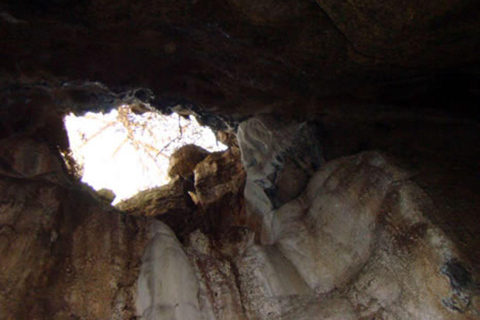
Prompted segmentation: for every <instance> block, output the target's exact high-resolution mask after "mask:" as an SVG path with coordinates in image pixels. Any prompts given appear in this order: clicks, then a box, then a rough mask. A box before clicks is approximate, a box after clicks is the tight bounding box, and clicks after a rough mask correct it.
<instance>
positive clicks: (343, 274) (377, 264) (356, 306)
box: [137, 119, 480, 320]
mask: <svg viewBox="0 0 480 320" xmlns="http://www.w3.org/2000/svg"><path fill="white" fill-rule="evenodd" d="M257 120H258V119H257ZM262 121H265V120H262ZM256 125H258V123H256ZM246 127H247V124H245V125H241V126H240V129H239V130H245V128H246ZM298 127H299V126H298V124H296V126H295V124H292V126H284V127H279V126H274V127H270V128H268V127H266V126H262V127H261V128H262V130H264V131H262V134H259V133H255V135H254V136H253V135H250V136H249V137H248V139H250V140H249V141H242V140H241V139H246V138H245V137H247V135H246V134H245V133H243V134H239V137H240V141H239V145H240V147H241V148H242V152H244V151H245V150H247V152H250V151H252V150H251V149H248V148H247V149H245V146H247V145H248V147H250V148H251V146H252V145H254V144H258V145H260V144H262V146H263V147H262V149H261V150H260V151H259V152H260V153H257V154H255V157H257V158H255V159H256V160H255V161H250V162H249V163H250V164H252V163H254V164H253V165H250V166H248V167H246V173H247V181H248V179H249V178H250V177H249V176H248V175H249V173H250V172H251V171H249V170H253V171H252V172H253V177H254V180H253V179H252V180H253V181H254V182H257V181H258V180H259V178H260V177H261V176H260V175H259V174H258V173H259V172H262V173H264V176H263V177H264V178H265V179H269V177H271V173H272V172H273V171H267V172H266V174H265V171H262V170H264V169H265V168H267V169H269V170H271V169H272V168H274V169H276V170H278V171H279V172H281V171H282V170H290V169H289V168H288V167H280V166H272V165H267V162H269V161H277V160H276V155H278V154H280V153H282V148H285V149H287V148H289V145H288V143H285V141H284V140H283V141H282V142H281V143H280V144H278V143H279V142H277V141H275V139H276V138H275V137H276V136H278V137H282V135H281V134H279V133H278V131H281V130H282V129H283V130H287V132H290V131H291V128H298ZM272 128H275V129H276V130H277V132H275V131H274V130H273V129H272ZM279 128H280V129H279ZM289 130H290V131H289ZM253 132H256V131H253ZM250 133H252V132H250ZM287 136H288V135H287ZM262 139H267V140H262ZM282 143H283V144H282ZM272 146H273V147H272ZM304 147H311V146H309V145H308V144H307V145H306V146H304ZM299 149H301V148H300V147H298V146H297V151H298V152H299ZM269 152H271V153H269ZM249 156H251V153H250V154H245V153H243V154H242V158H243V159H244V161H245V159H248V158H249ZM255 165H259V166H261V168H260V169H256V168H253V169H252V166H255ZM267 183H272V180H268V181H267ZM275 183H277V184H278V183H281V182H278V181H275ZM265 185H266V184H265V183H263V184H260V186H265ZM269 186H270V185H269ZM249 187H250V186H249V184H248V182H247V184H246V189H247V190H246V193H245V194H246V201H247V202H248V201H250V202H252V203H251V206H250V207H248V206H247V210H248V208H254V209H255V210H256V211H255V214H257V215H264V216H266V218H262V226H261V231H259V230H257V232H261V233H262V236H263V237H262V238H261V239H259V242H256V241H255V240H254V239H255V238H256V236H255V234H254V233H255V231H254V230H248V229H245V230H244V231H240V230H236V231H234V230H232V231H231V233H224V234H223V235H221V236H220V238H217V239H215V240H213V241H212V240H210V239H209V237H208V235H205V234H203V233H202V232H200V231H197V232H195V233H192V234H191V237H190V238H189V241H187V242H185V243H184V244H181V243H179V242H178V241H177V242H174V243H175V249H174V250H170V252H178V254H176V255H175V256H176V258H172V259H171V261H173V262H172V263H176V264H178V267H176V268H160V265H163V263H165V262H164V261H162V260H161V259H160V260H158V262H156V263H157V264H158V265H159V267H154V266H152V262H151V259H150V258H148V257H149V256H148V255H149V253H148V252H150V251H148V250H147V253H146V254H145V255H146V256H144V261H147V262H144V265H145V264H148V268H150V270H157V269H158V270H162V271H159V272H161V273H162V274H161V275H158V278H156V280H148V282H149V283H150V287H154V286H155V285H157V288H158V290H160V291H159V293H152V292H151V289H148V290H147V289H145V288H146V287H147V286H148V285H147V284H145V281H147V280H145V278H144V276H142V275H141V276H140V278H139V280H138V282H137V290H138V293H137V295H138V296H141V297H143V298H142V299H147V300H148V301H157V299H160V300H161V299H163V298H162V296H163V295H164V294H165V293H163V292H164V291H162V290H164V289H162V288H164V287H162V286H161V285H159V283H161V282H162V281H165V284H166V285H167V287H168V286H175V287H174V288H172V289H171V290H172V292H177V290H184V289H182V287H180V284H179V282H176V283H172V282H171V281H170V279H172V278H178V279H185V277H187V275H188V279H190V280H189V281H191V282H189V283H188V284H186V285H184V287H185V290H188V292H187V291H185V294H178V293H175V294H173V295H172V296H171V297H169V299H171V300H169V302H168V303H165V304H163V305H162V306H163V307H162V308H165V310H170V309H171V308H172V306H178V308H179V309H178V310H176V309H175V310H176V311H175V313H172V315H171V317H172V318H173V319H188V317H186V316H185V315H183V312H186V313H188V312H192V311H189V310H195V311H196V314H195V317H201V318H202V319H292V320H293V319H372V318H375V319H474V318H477V317H478V316H479V311H480V310H479V309H478V302H476V301H478V288H477V284H476V283H477V281H478V280H476V279H477V277H478V275H477V273H476V272H475V271H474V270H473V269H472V268H471V265H470V263H469V262H468V258H466V256H465V253H464V252H462V251H461V250H459V248H458V247H457V246H456V245H455V243H454V242H452V241H451V240H450V239H449V238H448V237H447V236H446V234H445V233H444V232H443V231H442V230H441V229H440V228H438V227H437V226H435V225H434V224H433V223H432V222H431V221H430V220H429V219H428V218H426V213H427V212H428V211H429V210H436V209H435V208H434V206H433V204H432V203H431V202H429V198H428V196H427V195H426V194H425V192H424V191H423V190H422V189H421V188H420V187H419V186H418V185H417V184H416V183H414V182H413V181H412V180H410V178H409V174H408V172H406V171H404V170H400V169H399V168H398V167H396V166H395V165H393V164H392V163H391V161H390V160H389V158H388V157H386V156H384V155H382V154H380V153H377V152H366V153H361V154H358V155H355V156H350V157H342V158H339V159H336V160H333V161H329V162H327V163H322V165H321V168H319V169H317V170H315V171H314V172H313V173H312V174H311V175H310V176H309V178H308V183H307V184H306V186H305V188H304V190H303V191H302V192H300V194H299V195H298V196H296V197H294V198H293V199H291V200H290V201H286V202H285V203H283V204H280V205H278V206H277V207H275V206H273V202H272V201H271V200H270V198H268V197H265V198H264V199H267V200H269V202H268V203H269V204H270V206H268V207H265V206H258V205H256V203H255V201H257V199H258V198H248V194H249V193H248V188H249ZM279 187H280V186H279ZM259 190H262V189H259ZM261 209H265V210H267V211H261ZM247 214H249V213H248V212H247ZM250 214H251V213H250ZM162 228H164V227H162ZM234 234H235V236H233V237H232V235H234ZM169 235H170V236H172V234H171V233H169ZM257 238H258V237H257ZM155 239H156V238H155V237H153V239H152V240H151V242H150V245H149V246H150V248H153V246H157V245H158V246H160V247H159V248H158V249H156V250H155V252H163V251H162V250H167V249H168V248H169V246H170V240H169V241H164V242H159V241H158V240H155ZM149 250H151V249H149ZM142 268H143V267H142ZM168 270H172V271H168ZM182 270H184V271H182ZM152 272H153V271H152ZM178 272H183V273H184V275H181V276H180V275H177V273H178ZM148 274H149V273H148ZM159 279H160V280H159ZM161 279H164V280H161ZM182 286H183V285H182ZM149 290H150V291H149ZM191 290H194V292H195V294H192V292H191ZM174 297H178V298H174ZM187 297H190V298H188V303H187V302H185V300H184V299H187ZM420 297H421V298H420ZM181 305H185V307H184V309H183V310H181V307H180V306H181ZM149 308H150V309H151V310H153V309H154V308H155V305H154V303H150V307H149ZM147 309H148V308H147ZM150 309H149V310H150ZM137 310H139V311H138V312H139V313H138V314H139V315H141V316H142V318H144V319H156V318H155V316H159V315H162V314H163V313H162V312H163V311H161V310H160V309H159V311H158V312H157V313H156V314H152V313H151V312H150V311H145V310H146V309H145V308H141V309H137ZM162 310H163V309H162ZM172 310H173V309H172ZM172 312H173V311H172ZM192 316H193V315H192Z"/></svg>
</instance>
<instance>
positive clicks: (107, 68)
mask: <svg viewBox="0 0 480 320" xmlns="http://www.w3.org/2000/svg"><path fill="white" fill-rule="evenodd" d="M0 12H1V14H0V39H1V40H0V43H1V46H0V79H1V81H2V83H3V84H4V85H5V84H6V85H7V86H8V85H11V84H15V83H39V82H42V83H48V84H49V85H59V84H61V83H65V82H69V81H94V82H100V83H103V84H105V85H106V86H108V87H109V88H110V89H111V90H112V91H114V92H122V91H124V90H128V89H131V88H139V87H142V88H149V89H151V90H152V92H153V93H154V94H155V101H153V105H155V106H156V107H158V108H161V107H162V106H163V107H165V106H169V105H174V104H178V103H184V102H191V103H195V104H198V105H201V106H203V107H204V108H206V109H208V110H211V111H214V112H216V113H228V114H244V115H248V114H253V113H260V112H272V111H273V112H287V113H290V112H291V113H294V112H298V111H303V112H307V113H321V112H328V110H329V108H331V107H332V106H333V107H335V106H336V105H338V104H339V103H340V104H345V103H346V104H351V105H359V106H360V105H366V104H377V105H382V104H389V105H399V106H403V107H405V106H409V107H424V108H437V109H449V111H453V110H455V111H456V112H459V110H460V112H463V111H462V110H467V108H468V106H469V105H471V104H476V105H478V102H480V98H479V96H480V93H479V92H478V90H477V89H476V88H478V86H479V84H480V54H479V52H480V19H478V17H479V16H480V2H477V1H468V0H442V1H403V0H402V1H395V2H385V1H381V0H362V1H360V0H352V1H341V2H337V1H333V0H317V1H313V0H302V1H294V0H285V1H273V0H264V1H257V0H209V1H207V0H178V1H164V0H163V1H162V0H159V1H152V0H138V1H131V0H115V1H113V0H76V1H68V0H52V1H40V0H3V1H2V2H1V3H0ZM452 101H455V104H454V107H453V108H452ZM465 112H466V111H465Z"/></svg>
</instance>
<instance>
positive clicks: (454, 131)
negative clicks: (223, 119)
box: [0, 88, 480, 320]
mask: <svg viewBox="0 0 480 320" xmlns="http://www.w3.org/2000/svg"><path fill="white" fill-rule="evenodd" d="M22 90H25V91H23V92H15V93H11V92H10V93H6V94H5V96H2V97H1V101H3V102H5V104H4V105H2V108H3V109H2V110H0V111H2V112H3V113H2V114H3V115H5V117H3V118H0V120H1V121H2V124H3V123H5V124H6V125H5V126H3V125H2V127H1V128H0V129H2V130H0V132H1V136H0V150H2V151H3V153H2V154H1V155H0V160H1V162H0V164H1V171H0V191H1V192H0V258H1V259H0V271H1V272H0V319H1V320H3V319H5V320H6V319H131V318H134V317H137V318H139V319H145V320H152V319H166V318H167V319H176V320H190V319H205V320H206V319H216V320H218V319H225V320H226V319H239V320H240V319H259V320H260V319H266V320H267V319H268V320H270V319H278V320H298V319H304V320H310V319H319V320H323V319H332V320H333V319H342V320H344V319H359V320H363V319H365V320H366V319H445V320H447V319H448V320H451V319H465V320H467V319H468V320H470V319H478V318H479V317H480V297H479V285H478V283H479V274H478V270H479V269H478V265H479V264H478V263H479V260H478V257H479V253H478V248H479V247H478V245H476V244H477V243H478V239H477V238H476V237H475V234H476V230H478V225H479V224H476V223H474V222H475V221H478V220H475V219H478V210H476V209H477V208H478V207H480V206H479V203H480V201H478V195H477V194H476V193H475V192H474V191H475V190H476V189H475V188H478V185H477V184H476V180H474V179H472V177H470V178H468V177H465V176H464V175H463V173H465V172H467V173H472V172H476V171H475V170H474V169H472V168H474V166H475V165H476V164H477V163H476V162H475V160H474V159H476V158H475V156H476V155H477V153H476V150H477V149H475V144H474V143H470V142H471V141H472V140H468V139H472V138H471V135H469V134H464V132H467V133H468V132H470V130H473V131H475V130H476V129H477V128H478V127H477V126H476V125H475V124H472V122H468V121H462V122H458V123H457V122H450V121H453V120H445V119H444V118H437V117H433V120H432V118H429V119H427V120H428V121H427V120H425V121H424V122H421V123H419V122H418V119H417V118H415V117H414V120H415V119H416V120H415V121H417V122H415V121H414V122H411V121H412V120H411V119H410V118H408V116H406V115H405V113H402V114H401V116H402V117H403V118H402V117H400V115H398V114H397V115H398V118H400V120H399V122H394V121H393V120H392V121H388V124H389V125H390V127H389V126H387V125H386V124H385V123H382V122H381V120H382V118H381V115H377V117H378V119H376V120H375V121H376V122H380V123H374V124H371V123H370V122H368V121H367V120H368V119H370V118H369V117H367V118H362V117H361V115H359V113H354V114H353V115H352V118H355V117H357V118H360V119H362V121H360V122H355V123H357V126H356V127H355V126H353V127H350V128H354V129H355V130H354V131H353V133H352V131H342V128H343V127H342V125H343V124H345V123H347V124H348V125H351V124H352V121H353V120H352V118H348V117H342V118H341V119H340V121H339V122H340V124H339V123H338V122H337V123H336V122H335V119H333V120H332V119H331V118H330V119H329V118H327V119H326V120H328V121H329V122H328V121H326V122H325V126H324V125H323V124H322V125H320V124H321V122H318V121H317V122H315V121H313V119H312V120H311V121H308V122H295V121H293V120H289V119H286V118H281V117H278V116H272V115H262V116H259V117H254V118H250V119H248V120H246V121H244V122H242V123H240V125H239V126H238V131H237V133H236V136H237V138H238V147H236V144H231V148H230V149H229V150H228V151H225V152H218V153H212V154H209V155H207V156H205V157H203V155H202V156H201V157H199V158H200V159H187V160H189V161H190V160H195V161H192V162H189V163H187V164H188V166H185V167H188V173H186V174H185V175H184V176H182V174H180V175H178V177H177V178H176V179H175V180H174V181H173V182H172V183H171V184H170V185H167V186H163V187H160V188H157V189H153V190H149V191H147V192H145V193H142V194H140V195H138V196H137V197H136V198H133V199H130V200H129V201H126V202H124V203H123V206H119V208H113V207H111V206H110V205H109V204H108V203H107V202H106V201H105V200H104V199H102V197H101V196H99V195H98V194H97V193H95V192H94V191H93V190H91V189H90V188H89V187H87V186H85V185H82V184H80V183H79V182H78V181H76V180H75V179H74V177H73V176H72V175H71V174H70V173H68V171H67V170H66V165H65V163H63V162H62V161H61V157H60V155H59V150H58V148H59V147H60V149H62V147H65V139H66V137H65V136H64V134H65V132H64V131H63V129H62V128H63V127H62V124H61V117H60V114H61V112H60V110H63V109H62V108H64V107H65V103H67V104H68V101H70V98H71V96H70V94H71V92H70V91H69V90H60V91H55V90H51V89H43V91H42V90H40V89H39V88H32V90H31V91H29V90H26V89H22ZM67 92H70V93H68V94H67ZM66 101H67V102H66ZM22 103H23V104H22ZM85 105H87V106H88V101H86V104H85ZM85 105H83V106H85ZM80 107H81V106H80ZM39 110H40V111H39ZM17 112H18V114H17ZM36 112H38V113H36ZM387 118H388V117H387ZM366 119H367V120H366ZM9 120H14V121H11V122H9ZM355 121H359V120H358V119H355ZM8 123H10V125H7V124H8ZM365 123H367V124H368V125H365ZM444 123H447V124H449V125H450V127H449V128H450V129H451V130H450V131H448V132H447V131H446V130H443V129H444V128H445V127H443V124H444ZM452 123H455V124H456V126H453V125H452ZM12 124H14V125H12ZM402 126H405V127H404V128H402ZM362 127H365V128H364V129H363V131H362ZM398 128H400V129H398ZM426 128H429V132H433V133H431V134H433V135H434V136H435V139H432V137H430V136H428V135H427V136H421V135H420V134H419V132H422V130H426ZM431 128H435V130H432V129H431ZM406 129H408V130H407V131H405V130H406ZM464 130H466V131H464ZM376 133H381V134H376ZM387 133H388V134H387ZM229 134H232V133H229ZM332 134H336V137H337V138H334V139H332V138H331V135H332ZM412 135H413V137H415V136H416V135H417V136H418V137H417V139H415V140H414V141H410V143H401V144H400V146H397V145H393V146H392V149H387V151H393V152H389V153H388V154H387V153H385V152H380V151H366V152H357V151H358V149H357V145H358V144H363V145H364V146H365V147H364V148H367V149H375V148H377V147H378V148H379V149H385V148H383V147H382V146H383V145H390V144H391V143H390V142H391V141H390V140H389V139H391V137H395V138H398V139H396V140H395V141H397V142H402V141H405V140H412ZM329 137H330V138H329ZM446 137H447V138H446ZM460 138H462V139H465V141H463V140H462V139H460ZM329 139H330V140H329ZM335 139H340V140H335ZM329 141H330V142H332V141H336V142H342V141H343V142H344V144H336V145H335V147H334V148H331V147H328V146H329ZM429 141H430V142H431V143H428V142H429ZM449 145H454V146H455V148H454V149H452V148H450V149H448V148H446V147H445V146H449ZM67 146H68V145H67ZM466 146H467V147H466ZM439 147H440V149H438V148H439ZM409 148H410V149H409ZM477 148H478V147H477ZM399 149H400V151H399ZM402 150H405V151H403V152H402ZM423 150H426V151H424V153H422V152H423ZM438 150H441V151H445V150H447V151H448V150H454V151H456V152H450V153H448V152H444V153H438ZM342 153H351V155H347V156H345V155H342ZM332 154H333V157H332V156H331V155H332ZM412 154H413V155H417V154H418V155H417V156H416V157H412ZM402 157H403V158H402ZM186 158H189V157H186ZM192 158H195V157H192ZM405 159H407V160H408V164H409V165H410V166H404V165H403V163H404V161H405ZM428 160H430V162H429V161H428ZM181 161H182V160H180V162H181ZM442 161H443V162H442ZM459 163H460V164H462V165H463V167H462V166H460V167H458V164H459ZM179 164H180V165H181V164H182V163H179ZM445 168H447V169H448V170H447V171H445ZM442 170H443V171H442ZM465 170H466V171H465ZM464 171H465V172H464ZM445 172H446V173H445ZM459 173H460V174H459ZM449 174H451V175H449ZM456 174H459V175H458V176H460V177H462V178H464V180H461V182H462V183H463V182H464V183H465V185H463V186H458V185H457V184H454V183H452V179H454V178H455V177H458V176H457V175H456ZM452 177H453V178H452ZM472 181H474V182H475V183H472ZM445 190H446V191H445ZM467 191H469V192H470V193H469V192H467ZM120 209H121V210H120ZM472 212H473V213H472ZM472 235H473V236H472Z"/></svg>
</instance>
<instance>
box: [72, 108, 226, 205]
mask: <svg viewBox="0 0 480 320" xmlns="http://www.w3.org/2000/svg"><path fill="white" fill-rule="evenodd" d="M192 118H193V119H192V120H189V119H185V118H184V117H181V116H179V115H177V114H174V115H171V116H165V115H161V114H159V113H153V112H146V113H144V114H141V115H137V114H135V113H133V112H132V111H131V109H130V108H129V107H128V106H121V107H120V108H118V109H117V110H112V111H111V112H110V113H108V114H102V113H87V114H86V115H85V116H83V117H77V116H75V115H73V114H70V115H68V116H66V117H65V125H66V128H67V131H68V137H69V140H70V147H71V150H72V153H73V157H74V159H75V160H76V162H77V164H78V165H79V166H80V167H82V168H83V170H82V171H83V174H82V181H83V182H85V183H87V184H89V185H91V186H92V187H93V188H94V189H95V190H100V189H103V188H106V189H110V190H112V191H113V192H114V193H115V194H116V198H115V200H114V202H113V204H115V203H118V202H120V201H122V200H124V199H127V198H130V197H132V196H133V195H135V194H137V193H138V192H139V191H142V190H145V189H149V188H152V187H156V186H161V185H164V184H166V183H168V181H169V177H168V173H167V171H168V161H169V158H170V155H171V154H172V153H173V152H174V151H175V150H176V149H178V148H180V147H182V146H184V145H186V144H191V143H193V144H196V145H198V146H200V147H202V148H204V149H206V150H208V151H211V152H213V151H221V150H225V149H226V148H227V147H226V146H225V145H223V144H221V143H220V142H218V141H217V139H216V138H215V135H214V133H213V132H212V130H210V129H209V128H207V127H202V126H200V125H199V124H198V122H197V121H196V119H194V117H192Z"/></svg>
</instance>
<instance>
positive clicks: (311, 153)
mask: <svg viewBox="0 0 480 320" xmlns="http://www.w3.org/2000/svg"><path fill="white" fill-rule="evenodd" d="M321 134H322V133H321V131H320V128H318V127H317V126H315V125H313V124H309V123H308V122H304V123H299V122H295V121H289V120H285V119H281V118H278V117H272V116H261V117H255V118H251V119H249V120H247V121H245V122H242V123H241V124H240V126H239V127H238V144H239V146H240V150H241V152H242V163H243V165H244V167H245V171H246V173H247V181H246V187H245V199H246V205H247V212H248V215H249V217H250V219H252V220H259V219H260V220H264V219H268V215H267V214H266V213H268V212H271V211H272V210H273V209H276V208H278V207H280V206H281V205H283V204H285V203H287V202H288V201H290V200H292V199H294V198H296V197H298V196H299V195H300V193H301V192H302V191H303V190H304V189H305V187H306V186H307V183H308V180H309V178H310V176H311V175H312V174H313V173H314V172H315V171H316V170H317V169H318V168H319V167H320V165H321V164H322V162H323V154H322V151H321V147H320V146H321V142H320V140H321ZM266 224H269V222H266ZM262 236H263V237H265V236H266V235H265V234H262ZM263 240H264V241H266V242H268V241H269V240H268V239H266V238H264V239H263Z"/></svg>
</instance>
